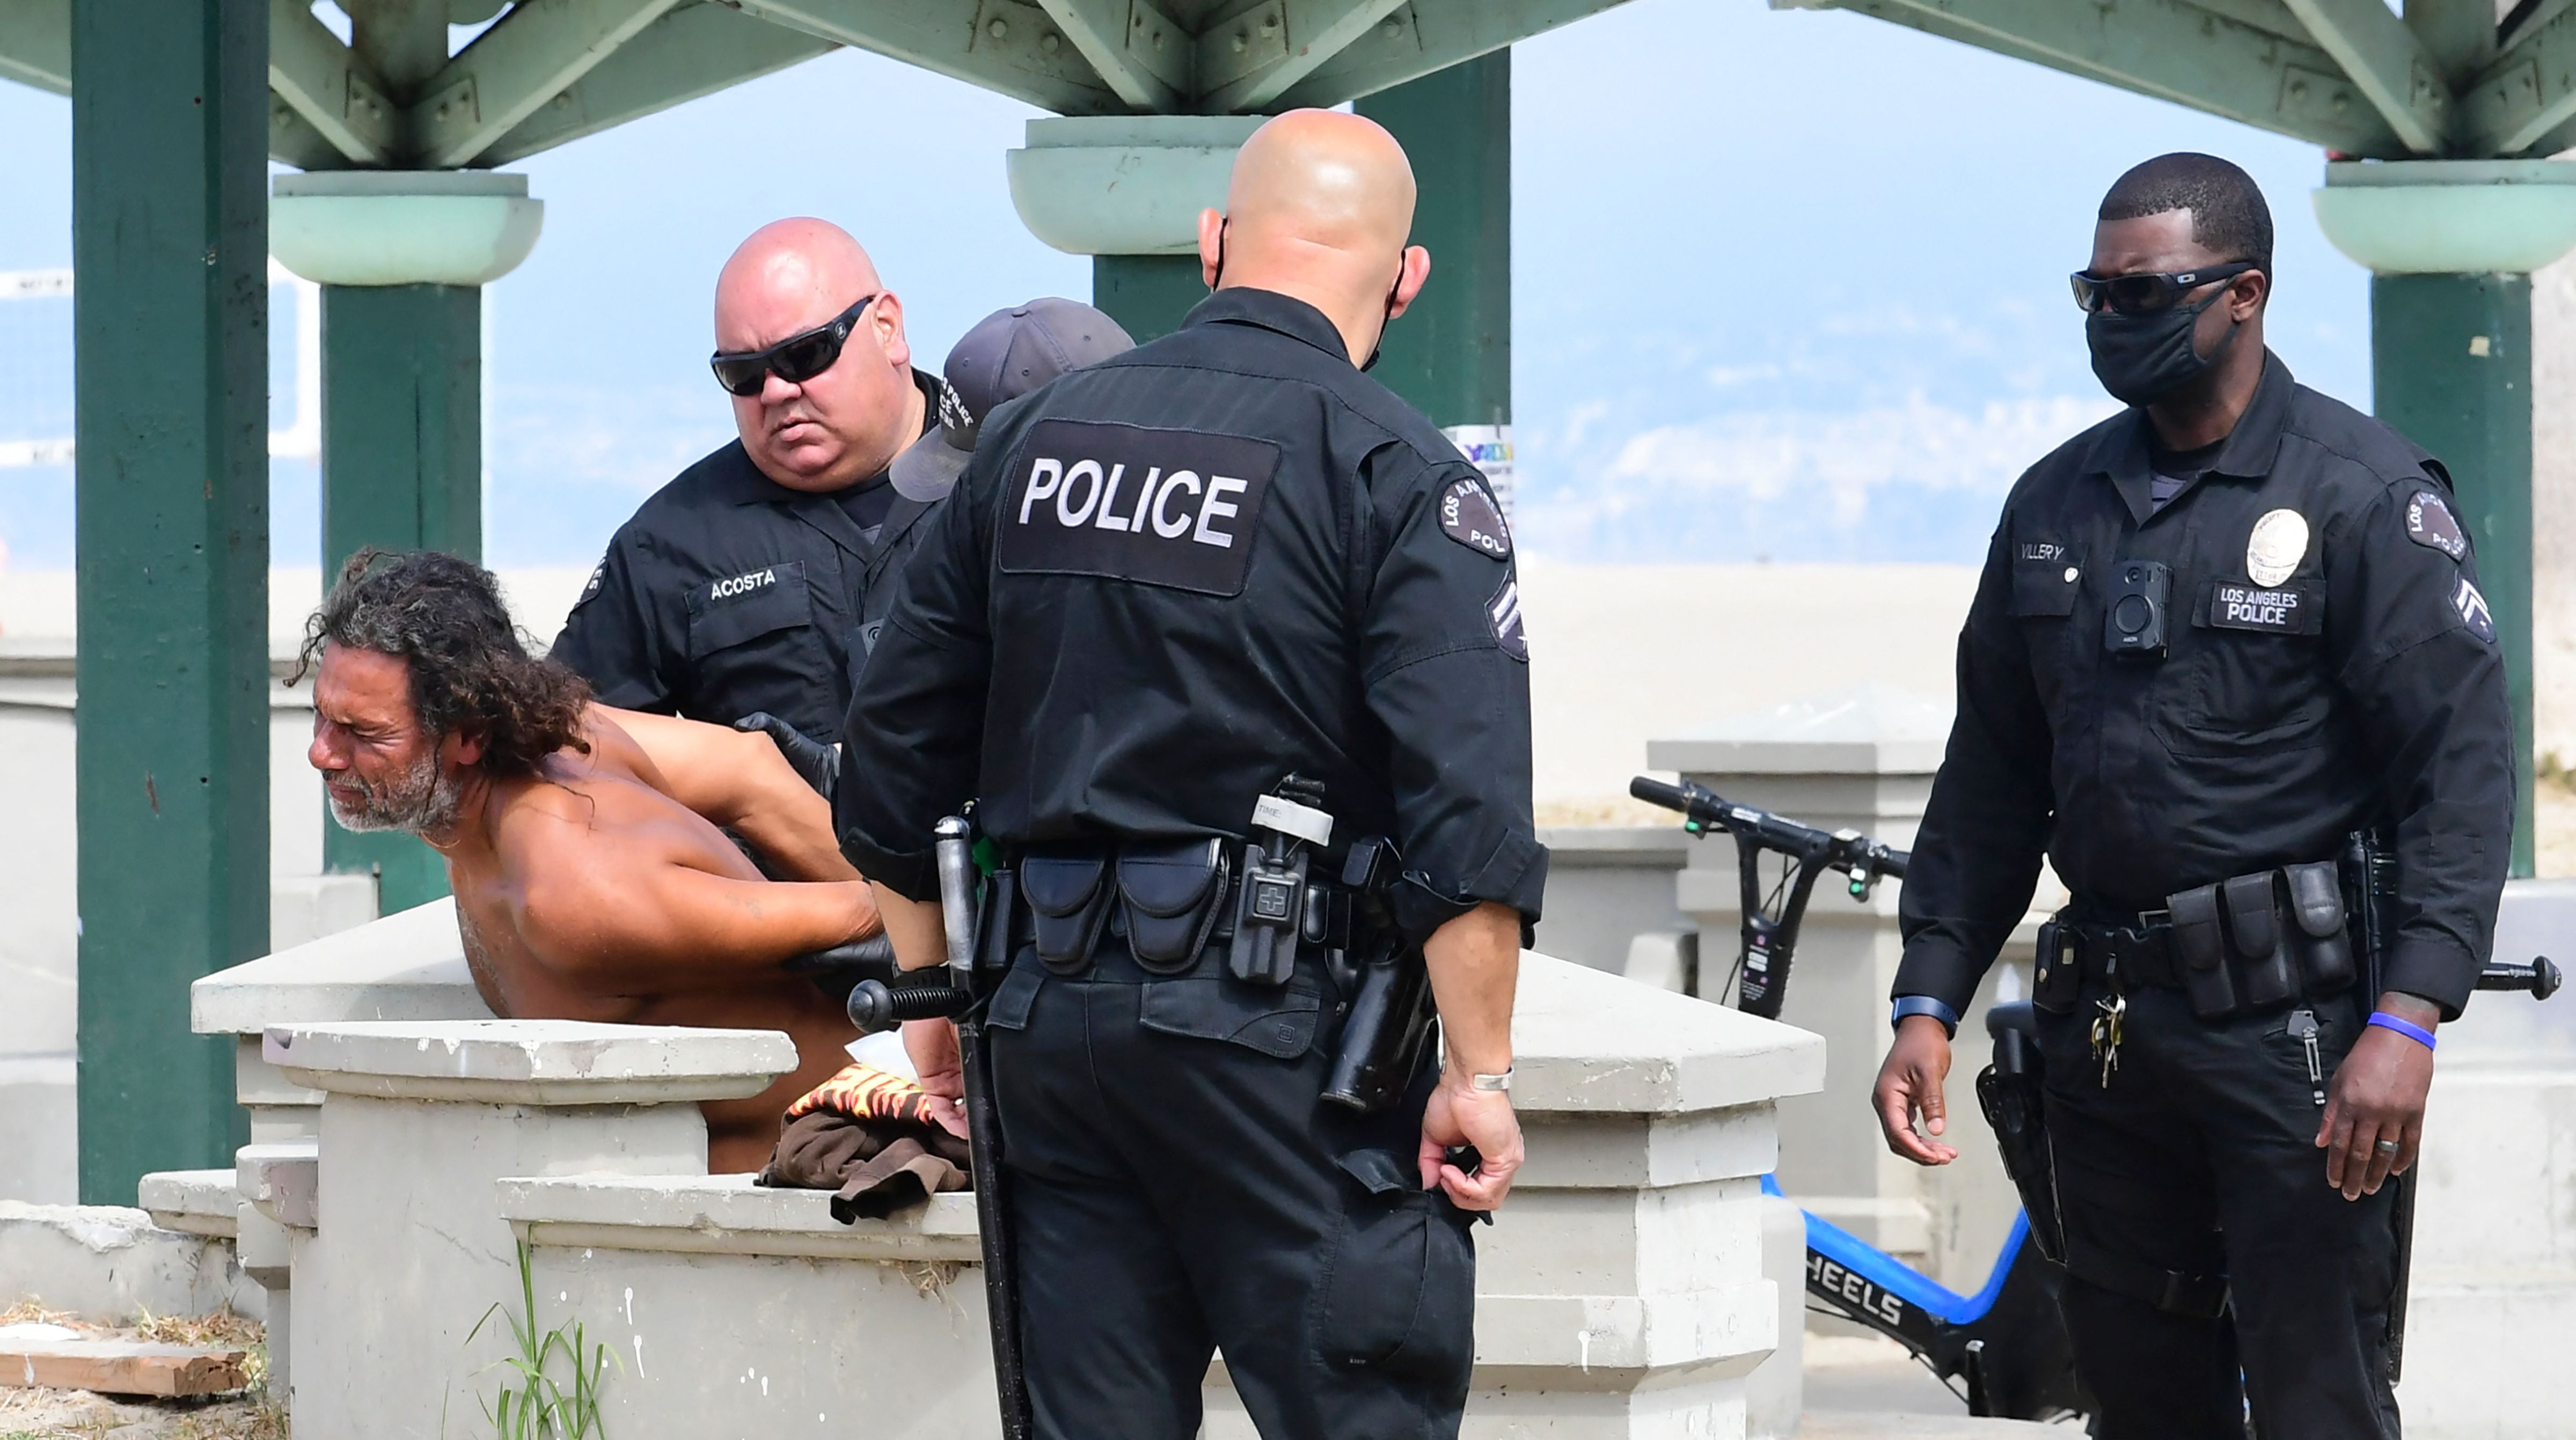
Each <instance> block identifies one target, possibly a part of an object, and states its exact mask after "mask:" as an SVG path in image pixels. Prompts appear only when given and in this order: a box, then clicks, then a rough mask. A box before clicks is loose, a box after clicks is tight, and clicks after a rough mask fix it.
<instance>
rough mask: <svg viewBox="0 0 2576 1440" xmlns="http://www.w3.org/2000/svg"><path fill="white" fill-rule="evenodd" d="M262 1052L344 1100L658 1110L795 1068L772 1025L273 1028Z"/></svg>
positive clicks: (789, 1044)
mask: <svg viewBox="0 0 2576 1440" xmlns="http://www.w3.org/2000/svg"><path fill="white" fill-rule="evenodd" d="M261 1053H262V1056H263V1058H265V1059H266V1060H267V1061H268V1063H270V1064H272V1065H275V1066H277V1067H278V1068H279V1069H280V1070H282V1071H284V1072H285V1074H286V1077H287V1078H288V1079H289V1080H291V1081H293V1082H294V1083H296V1084H298V1085H303V1086H306V1087H308V1088H311V1089H315V1090H321V1091H324V1092H327V1093H331V1094H339V1095H370V1096H377V1097H381V1098H390V1099H408V1100H458V1101H469V1102H476V1101H479V1102H483V1103H487V1104H499V1105H549V1106H561V1105H639V1104H641V1105H651V1104H662V1103H668V1102H675V1101H687V1100H730V1099H736V1098H739V1097H742V1096H747V1095H757V1094H759V1093H760V1092H761V1091H762V1090H764V1089H767V1088H768V1086H769V1082H770V1081H772V1080H774V1079H776V1078H777V1077H778V1076H780V1075H783V1074H785V1073H786V1072H787V1071H789V1070H792V1069H794V1068H795V1066H796V1046H795V1042H793V1041H791V1040H789V1039H788V1038H787V1036H785V1035H784V1034H782V1033H780V1032H778V1031H775V1030H697V1029H688V1028H684V1027H680V1026H659V1025H594V1024H590V1023H587V1022H584V1021H578V1020H430V1021H357V1022H350V1023H346V1024H336V1025H272V1026H270V1027H269V1029H268V1032H267V1036H266V1038H265V1040H264V1042H263V1044H262V1047H261Z"/></svg>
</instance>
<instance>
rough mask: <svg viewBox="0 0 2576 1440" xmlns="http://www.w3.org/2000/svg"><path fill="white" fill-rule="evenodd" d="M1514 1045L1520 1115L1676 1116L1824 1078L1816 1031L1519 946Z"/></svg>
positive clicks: (1760, 1098)
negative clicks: (1626, 1114)
mask: <svg viewBox="0 0 2576 1440" xmlns="http://www.w3.org/2000/svg"><path fill="white" fill-rule="evenodd" d="M1512 1051H1513V1056H1514V1065H1513V1068H1514V1071H1515V1075H1514V1079H1513V1085H1512V1103H1513V1105H1514V1107H1515V1108H1516V1109H1519V1110H1522V1111H1525V1112H1530V1113H1543V1112H1547V1111H1579V1112H1586V1113H1595V1114H1598V1113H1604V1112H1608V1113H1628V1114H1645V1115H1678V1114H1685V1113H1688V1112H1691V1111H1699V1110H1718V1109H1724V1108H1726V1107H1729V1106H1735V1105H1752V1104H1761V1103H1767V1102H1769V1101H1771V1100H1773V1099H1776V1098H1778V1097H1780V1096H1783V1095H1804V1094H1806V1093H1808V1092H1809V1091H1813V1090H1818V1089H1822V1088H1823V1086H1824V1083H1825V1042H1824V1040H1823V1038H1822V1037H1820V1036H1816V1035H1811V1034H1809V1033H1808V1032H1806V1031H1804V1030H1799V1029H1796V1028H1793V1027H1791V1026H1787V1025H1782V1024H1780V1023H1778V1022H1776V1021H1771V1020H1763V1019H1760V1018H1758V1017H1755V1016H1752V1015H1747V1014H1745V1013H1744V1012H1742V1011H1740V1010H1731V1009H1728V1008H1727V1007H1725V1006H1722V1005H1713V1004H1709V1003H1707V1002H1705V1001H1699V1000H1691V999H1688V998H1686V997H1682V996H1676V995H1673V994H1670V993H1668V992H1666V991H1662V990H1657V989H1653V988H1651V987H1648V986H1644V985H1639V984H1637V983H1635V982H1634V981H1630V980H1626V979H1623V978H1621V977H1619V976H1616V975H1610V974H1605V973H1603V972H1602V971H1599V970H1594V969H1591V968H1589V967H1587V966H1582V965H1577V964H1574V963H1572V962H1571V961H1566V960H1558V959H1555V958H1553V957H1551V956H1546V955H1540V954H1537V953H1535V952H1533V951H1527V950H1524V951H1522V952H1521V981H1520V996H1519V1001H1518V1005H1517V1007H1516V1009H1515V1010H1514V1012H1513V1015H1512Z"/></svg>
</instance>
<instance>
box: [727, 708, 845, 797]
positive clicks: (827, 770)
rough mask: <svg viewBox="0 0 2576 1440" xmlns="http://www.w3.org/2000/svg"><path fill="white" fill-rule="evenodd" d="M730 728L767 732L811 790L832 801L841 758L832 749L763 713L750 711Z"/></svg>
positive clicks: (784, 722)
mask: <svg viewBox="0 0 2576 1440" xmlns="http://www.w3.org/2000/svg"><path fill="white" fill-rule="evenodd" d="M733 728H735V729H736V730H744V731H750V730H760V731H765V732H767V734H768V736H769V738H770V739H771V740H772V741H774V742H776V743H777V745H778V753H779V754H781V755H783V756H785V757H787V763H788V764H789V765H791V766H793V767H794V768H795V770H796V773H797V775H798V776H799V777H801V778H802V779H803V780H804V781H805V783H806V784H808V785H811V786H813V787H814V793H815V794H817V795H820V796H822V797H823V798H824V799H826V800H829V799H831V798H832V782H833V779H834V778H835V777H836V776H837V775H838V774H839V773H840V769H841V757H840V755H839V753H838V752H836V751H835V750H834V749H833V747H831V746H829V745H826V744H823V743H822V742H821V741H819V740H816V739H814V738H813V737H812V736H810V735H807V734H806V733H805V732H804V731H802V730H799V729H797V728H796V727H795V726H793V725H790V724H788V723H787V722H786V721H784V720H781V719H779V718H778V717H777V716H775V715H772V714H770V713H769V712H768V711H766V710H754V711H752V712H751V713H750V714H748V715H745V716H744V717H742V718H741V719H739V720H736V721H735V722H733Z"/></svg>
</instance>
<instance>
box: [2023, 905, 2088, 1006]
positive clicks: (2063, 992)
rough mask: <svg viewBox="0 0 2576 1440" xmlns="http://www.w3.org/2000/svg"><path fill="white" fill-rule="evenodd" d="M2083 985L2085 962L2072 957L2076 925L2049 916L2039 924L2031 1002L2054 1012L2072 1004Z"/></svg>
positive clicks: (2032, 975)
mask: <svg viewBox="0 0 2576 1440" xmlns="http://www.w3.org/2000/svg"><path fill="white" fill-rule="evenodd" d="M2083 989H2084V966H2083V964H2082V963H2081V962H2079V961H2078V960H2077V959H2076V957H2075V927H2074V926H2072V925H2069V924H2067V923H2066V922H2065V921H2064V920H2050V921H2049V922H2048V923H2047V924H2045V925H2042V926H2040V927H2039V957H2038V961H2037V963H2036V964H2035V965H2034V966H2033V967H2032V971H2031V982H2030V1003H2032V1004H2033V1005H2036V1006H2038V1007H2039V1008H2040V1009H2042V1010H2046V1011H2048V1012H2049V1013H2051V1014H2054V1015H2063V1014H2065V1013H2066V1012H2067V1011H2069V1010H2072V1009H2074V1008H2075V999H2076V996H2077V995H2079V994H2080V993H2082V991H2083Z"/></svg>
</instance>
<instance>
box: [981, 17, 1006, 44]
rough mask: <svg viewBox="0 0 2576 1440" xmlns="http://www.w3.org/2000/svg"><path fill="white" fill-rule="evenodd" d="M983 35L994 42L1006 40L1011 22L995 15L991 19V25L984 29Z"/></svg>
mask: <svg viewBox="0 0 2576 1440" xmlns="http://www.w3.org/2000/svg"><path fill="white" fill-rule="evenodd" d="M984 33H985V34H987V35H990V36H992V37H993V38H994V39H996V40H1001V39H1006V38H1008V37H1009V35H1010V33H1011V22H1010V21H1008V20H1004V19H1002V18H1001V17H1000V16H998V15H997V16H995V17H994V18H993V23H992V24H990V25H987V26H985V27H984Z"/></svg>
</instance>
